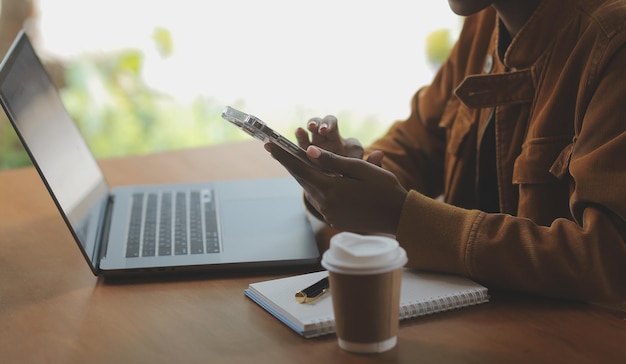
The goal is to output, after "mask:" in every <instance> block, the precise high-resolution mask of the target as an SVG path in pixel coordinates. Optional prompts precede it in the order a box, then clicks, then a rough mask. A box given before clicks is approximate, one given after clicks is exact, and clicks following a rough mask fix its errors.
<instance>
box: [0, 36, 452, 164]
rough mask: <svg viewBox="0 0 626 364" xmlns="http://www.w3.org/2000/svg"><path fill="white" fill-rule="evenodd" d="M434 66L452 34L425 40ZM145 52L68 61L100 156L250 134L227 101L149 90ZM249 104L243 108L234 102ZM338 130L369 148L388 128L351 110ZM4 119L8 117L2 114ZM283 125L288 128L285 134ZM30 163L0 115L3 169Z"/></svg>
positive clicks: (75, 102) (160, 41)
mask: <svg viewBox="0 0 626 364" xmlns="http://www.w3.org/2000/svg"><path fill="white" fill-rule="evenodd" d="M154 39H155V41H156V46H157V50H158V51H159V52H160V54H161V55H162V56H164V57H167V56H168V55H171V53H172V52H173V49H174V47H173V44H172V42H171V37H170V35H169V33H168V32H167V30H165V29H157V30H156V31H155V34H154ZM427 42H428V44H429V45H428V49H427V55H428V57H429V60H431V62H432V63H433V64H437V63H440V62H441V61H442V60H443V59H445V56H446V55H447V53H448V51H449V49H450V47H451V40H450V37H449V33H445V34H444V33H441V32H440V33H433V35H432V36H430V37H429V39H428V40H427ZM142 65H143V55H142V53H141V52H140V51H137V50H127V51H123V52H120V53H118V54H111V55H107V57H106V58H95V57H82V58H77V59H76V60H74V61H73V62H70V63H68V64H66V65H64V69H65V73H64V75H65V77H64V78H65V79H64V83H65V86H64V87H63V88H62V89H61V90H60V92H61V97H62V100H63V103H64V104H65V106H66V108H67V110H68V112H69V114H70V115H71V116H72V117H73V118H74V120H75V121H76V123H77V125H78V127H79V129H80V131H81V133H82V134H83V136H84V137H85V139H86V140H87V143H88V145H89V147H90V149H91V150H92V152H93V153H94V155H95V156H96V158H106V157H116V156H125V155H132V154H145V153H150V152H156V151H163V150H171V149H181V148H190V147H197V146H206V145H212V144H217V143H224V142H228V141H237V140H249V139H250V138H251V137H250V136H248V135H246V134H244V133H242V132H241V131H240V130H238V129H237V128H235V127H233V126H232V125H230V124H229V123H227V122H225V121H224V120H223V119H222V118H221V111H222V108H223V105H220V104H218V103H217V102H216V101H215V100H212V99H208V98H202V97H198V98H197V99H196V100H194V101H193V102H191V103H189V104H183V103H181V102H180V101H177V100H175V99H174V98H172V97H171V96H169V95H166V94H162V93H159V92H158V91H155V90H153V89H151V88H150V87H148V85H146V83H145V82H144V80H143V79H142V77H141V68H142ZM233 106H234V107H244V106H245V105H236V104H234V105H233ZM294 114H296V115H297V117H298V118H297V119H296V120H294V121H293V122H292V123H291V125H286V126H285V127H284V129H282V130H279V131H280V132H283V133H284V134H285V135H286V136H288V137H289V136H290V135H292V134H290V131H293V130H295V128H296V127H298V126H302V125H303V124H304V121H305V120H307V119H308V118H309V117H311V116H312V115H310V114H309V113H306V112H304V111H299V112H294ZM336 116H337V117H338V118H339V119H340V120H341V132H342V134H343V135H345V136H351V137H355V138H357V139H359V140H361V142H362V143H363V144H364V145H367V144H369V143H370V142H372V141H373V140H374V139H375V138H376V137H378V136H380V135H382V134H383V132H384V131H385V129H386V128H387V125H384V124H382V123H380V122H379V121H378V120H376V119H375V118H370V119H366V120H354V117H353V116H352V115H351V113H350V112H349V111H345V112H339V113H338V114H337V115H336ZM2 117H4V118H5V116H4V115H2ZM285 130H286V132H285ZM29 164H30V160H29V159H28V157H27V155H26V154H25V152H24V151H23V148H22V146H21V144H20V143H19V141H18V140H17V136H16V135H15V133H14V131H13V129H12V128H11V126H10V125H9V123H8V121H6V120H4V121H3V120H0V169H7V168H14V167H20V166H25V165H29Z"/></svg>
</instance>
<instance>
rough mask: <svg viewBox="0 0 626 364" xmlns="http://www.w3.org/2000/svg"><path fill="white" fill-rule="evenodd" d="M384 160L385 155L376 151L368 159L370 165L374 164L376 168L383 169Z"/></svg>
mask: <svg viewBox="0 0 626 364" xmlns="http://www.w3.org/2000/svg"><path fill="white" fill-rule="evenodd" d="M384 158H385V153H383V152H382V151H380V150H375V151H373V152H372V153H371V154H370V155H369V156H368V157H367V161H368V162H369V163H372V164H374V165H376V166H379V167H381V166H382V163H383V159H384Z"/></svg>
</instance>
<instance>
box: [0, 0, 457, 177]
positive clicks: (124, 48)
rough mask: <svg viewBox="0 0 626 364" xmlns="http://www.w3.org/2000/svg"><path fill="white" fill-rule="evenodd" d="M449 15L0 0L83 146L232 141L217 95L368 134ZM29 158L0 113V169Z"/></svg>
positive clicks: (443, 6) (275, 0)
mask: <svg viewBox="0 0 626 364" xmlns="http://www.w3.org/2000/svg"><path fill="white" fill-rule="evenodd" d="M461 25H462V19H461V18H460V17H458V16H456V15H454V14H453V13H452V11H451V10H450V9H449V7H448V3H447V1H436V2H423V1H408V0H387V1H384V2H382V1H381V2H363V1H349V0H346V1H336V0H317V1H315V2H306V3H303V2H298V1H288V0H265V1H254V0H227V1H225V0H222V1H217V0H207V1H197V0H177V1H166V0H106V1H105V0H1V1H0V54H1V55H2V56H4V54H5V52H6V50H7V49H8V48H9V47H10V45H11V43H12V41H13V39H14V37H15V35H16V34H17V33H18V32H19V30H20V29H22V28H24V29H26V31H27V32H28V34H29V36H30V37H31V39H32V40H33V42H34V43H35V48H36V50H37V52H38V54H39V56H40V58H41V59H42V61H43V62H44V64H45V66H46V68H47V69H48V71H49V73H50V74H51V77H52V78H53V81H54V83H55V84H56V85H57V87H58V88H59V90H60V93H61V97H62V100H63V102H64V104H65V106H66V108H67V110H68V112H69V113H70V115H72V117H73V118H74V119H75V121H76V123H77V124H78V126H79V128H80V130H81V132H82V134H83V135H84V136H85V138H86V139H87V142H88V144H89V147H90V148H91V150H92V151H93V153H94V155H95V156H96V158H107V157H116V156H124V155H131V154H145V153H152V152H157V151H163V150H171V149H181V148H193V147H199V146H206V145H212V144H216V143H226V142H231V141H237V140H245V139H249V138H250V137H249V136H248V135H246V134H244V133H242V132H241V131H239V130H238V129H237V128H235V127H234V126H232V125H230V124H229V123H228V122H226V121H224V120H223V119H222V118H221V116H220V115H221V110H222V109H223V107H224V106H225V105H231V106H234V107H236V108H239V109H241V110H242V111H245V112H248V113H251V114H254V115H256V116H257V117H259V118H260V119H262V120H264V121H266V122H267V123H268V124H270V125H271V126H273V127H274V129H276V130H277V131H279V132H280V133H282V134H283V135H285V136H288V137H291V136H292V135H293V131H294V130H295V128H296V127H297V126H303V125H305V123H306V121H307V120H308V119H309V118H311V117H313V116H324V115H328V114H333V115H336V116H337V117H338V118H339V122H340V130H341V132H342V134H343V135H344V136H353V137H357V138H359V139H360V140H361V141H362V143H363V144H368V143H369V142H371V141H373V140H374V139H375V138H376V137H377V136H380V135H381V134H382V133H383V132H384V131H385V130H386V128H387V127H388V126H389V125H390V124H391V123H392V122H394V121H396V120H400V119H404V118H406V117H407V116H408V114H409V111H410V108H409V102H410V99H411V97H412V96H413V93H414V92H415V91H416V90H417V89H418V88H419V87H421V86H423V85H426V84H428V83H429V82H430V80H431V79H432V77H433V75H434V72H435V71H436V69H437V67H438V66H439V64H440V63H441V62H442V61H443V59H445V57H446V55H447V54H448V52H449V50H450V48H451V46H452V44H453V43H454V41H455V40H456V38H457V35H458V32H459V30H460V27H461ZM25 165H30V161H29V160H28V157H27V156H26V154H25V152H24V150H23V148H22V147H21V144H20V143H19V141H18V140H17V137H16V135H15V133H14V132H13V130H12V128H11V127H10V125H9V124H8V121H7V120H6V116H5V115H4V113H1V115H0V169H7V168H15V167H20V166H25Z"/></svg>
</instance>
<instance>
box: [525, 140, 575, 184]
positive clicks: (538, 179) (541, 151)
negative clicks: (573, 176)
mask: <svg viewBox="0 0 626 364" xmlns="http://www.w3.org/2000/svg"><path fill="white" fill-rule="evenodd" d="M571 141H572V137H571V136H559V137H544V138H536V139H531V140H528V141H527V142H526V143H525V144H524V146H523V147H522V153H521V154H520V155H519V157H517V159H516V160H515V164H514V165H513V183H514V184H524V183H530V184H532V183H554V182H557V180H558V179H560V178H562V177H563V176H564V175H565V173H566V172H567V168H568V166H567V165H568V159H569V152H568V150H571ZM564 158H565V159H564Z"/></svg>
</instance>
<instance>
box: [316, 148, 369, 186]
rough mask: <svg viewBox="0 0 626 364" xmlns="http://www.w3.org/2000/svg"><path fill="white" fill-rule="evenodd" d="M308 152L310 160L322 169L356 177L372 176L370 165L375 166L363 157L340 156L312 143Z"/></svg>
mask: <svg viewBox="0 0 626 364" xmlns="http://www.w3.org/2000/svg"><path fill="white" fill-rule="evenodd" d="M306 154H307V157H309V160H311V161H313V163H315V164H317V165H318V166H320V167H321V168H322V169H324V170H327V171H330V172H334V173H337V174H339V175H343V176H346V177H352V178H356V179H364V178H367V177H370V176H371V171H370V167H372V166H375V165H373V164H371V163H367V162H365V161H364V160H362V159H358V158H350V157H344V156H340V155H338V154H335V153H332V152H329V151H327V150H324V149H321V148H319V147H317V146H315V145H310V146H309V147H308V148H307V150H306Z"/></svg>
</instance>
